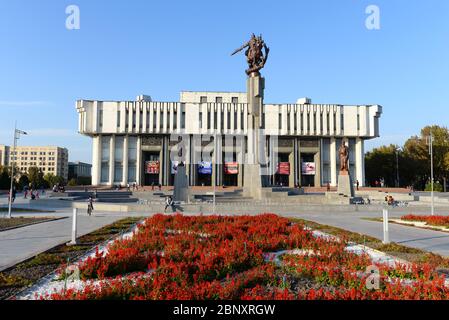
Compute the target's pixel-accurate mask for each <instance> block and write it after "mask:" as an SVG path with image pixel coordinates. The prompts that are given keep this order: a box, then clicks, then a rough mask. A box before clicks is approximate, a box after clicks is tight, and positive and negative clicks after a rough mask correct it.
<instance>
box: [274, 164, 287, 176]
mask: <svg viewBox="0 0 449 320" xmlns="http://www.w3.org/2000/svg"><path fill="white" fill-rule="evenodd" d="M277 173H278V174H283V175H289V174H290V162H279V163H278V172H277Z"/></svg>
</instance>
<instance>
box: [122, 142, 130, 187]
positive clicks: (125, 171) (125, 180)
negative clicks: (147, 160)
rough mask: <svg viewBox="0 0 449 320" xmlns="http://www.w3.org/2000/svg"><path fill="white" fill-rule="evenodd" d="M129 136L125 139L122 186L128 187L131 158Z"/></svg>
mask: <svg viewBox="0 0 449 320" xmlns="http://www.w3.org/2000/svg"><path fill="white" fill-rule="evenodd" d="M128 139H129V138H128V135H126V136H125V137H124V138H123V181H122V185H123V186H126V184H127V183H128V158H129V156H128V155H129V152H128V149H129V142H128Z"/></svg>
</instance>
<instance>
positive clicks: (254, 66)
mask: <svg viewBox="0 0 449 320" xmlns="http://www.w3.org/2000/svg"><path fill="white" fill-rule="evenodd" d="M245 48H248V49H246V51H245V55H246V61H247V62H248V69H246V74H247V75H250V74H251V73H257V74H258V73H259V70H260V69H262V68H263V67H264V66H265V63H266V62H267V59H268V53H269V52H270V48H268V47H267V45H266V44H265V41H263V39H262V35H260V36H258V37H256V36H255V35H254V33H253V34H252V35H251V39H250V40H249V41H248V42H247V43H245V44H244V45H243V46H241V47H240V48H238V49H237V50H235V51H234V52H233V53H232V54H231V56H233V55H234V54H236V53H237V52H240V51H242V50H243V49H245ZM263 49H264V50H265V54H264V52H263Z"/></svg>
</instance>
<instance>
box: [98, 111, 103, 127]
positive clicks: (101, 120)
mask: <svg viewBox="0 0 449 320" xmlns="http://www.w3.org/2000/svg"><path fill="white" fill-rule="evenodd" d="M98 118H99V120H98V124H99V126H100V128H102V127H103V109H100V112H99V117H98Z"/></svg>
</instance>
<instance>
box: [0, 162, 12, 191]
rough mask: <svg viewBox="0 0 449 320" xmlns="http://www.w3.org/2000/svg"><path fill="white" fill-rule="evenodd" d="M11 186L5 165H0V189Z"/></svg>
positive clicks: (6, 188)
mask: <svg viewBox="0 0 449 320" xmlns="http://www.w3.org/2000/svg"><path fill="white" fill-rule="evenodd" d="M10 186H11V175H10V174H9V170H8V168H7V167H3V166H0V190H8V189H9V188H10Z"/></svg>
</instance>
